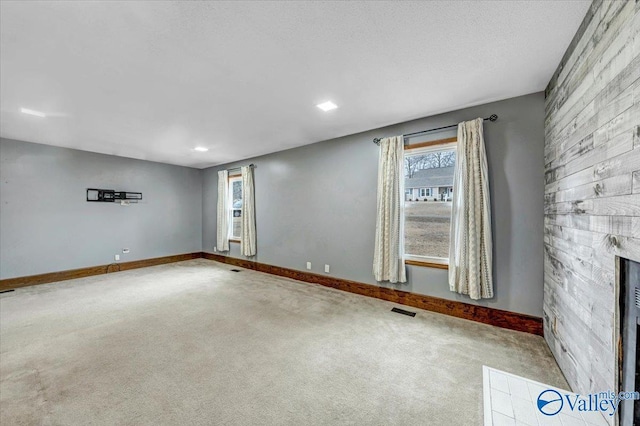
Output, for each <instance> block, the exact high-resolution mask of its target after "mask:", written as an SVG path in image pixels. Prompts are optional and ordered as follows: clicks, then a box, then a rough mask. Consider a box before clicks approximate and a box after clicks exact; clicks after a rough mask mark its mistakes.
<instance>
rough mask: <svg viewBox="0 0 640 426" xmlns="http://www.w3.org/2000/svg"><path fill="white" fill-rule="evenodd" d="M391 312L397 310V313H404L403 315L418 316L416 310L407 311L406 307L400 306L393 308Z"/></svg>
mask: <svg viewBox="0 0 640 426" xmlns="http://www.w3.org/2000/svg"><path fill="white" fill-rule="evenodd" d="M391 312H397V313H399V314H402V315H408V316H410V317H415V316H416V313H415V312H411V311H405V310H404V309H400V308H393V309H392V310H391Z"/></svg>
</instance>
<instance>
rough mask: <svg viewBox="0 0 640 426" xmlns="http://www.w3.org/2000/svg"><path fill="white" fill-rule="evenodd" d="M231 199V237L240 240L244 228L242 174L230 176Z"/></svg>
mask: <svg viewBox="0 0 640 426" xmlns="http://www.w3.org/2000/svg"><path fill="white" fill-rule="evenodd" d="M229 200H231V209H230V210H229V214H230V215H231V220H229V227H230V228H231V229H230V230H229V235H230V237H229V239H230V240H232V241H233V240H236V241H240V236H241V229H242V176H240V175H235V176H229Z"/></svg>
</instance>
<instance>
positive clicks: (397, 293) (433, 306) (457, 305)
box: [202, 253, 543, 336]
mask: <svg viewBox="0 0 640 426" xmlns="http://www.w3.org/2000/svg"><path fill="white" fill-rule="evenodd" d="M202 257H204V258H205V259H209V260H215V261H217V262H222V263H226V264H229V265H234V266H239V267H241V268H246V269H253V270H255V271H259V272H266V273H268V274H273V275H278V276H281V277H286V278H292V279H295V280H298V281H304V282H308V283H313V284H320V285H323V286H326V287H331V288H335V289H338V290H343V291H348V292H349V293H355V294H360V295H363V296H369V297H375V298H377V299H382V300H387V301H389V302H394V303H399V304H401V305H407V306H413V307H415V308H420V309H424V310H427V311H432V312H438V313H441V314H445V315H450V316H454V317H458V318H463V319H467V320H471V321H476V322H481V323H484V324H489V325H494V326H496V327H502V328H507V329H510V330H516V331H523V332H525V333H531V334H536V335H539V336H542V335H543V328H542V318H538V317H534V316H531V315H526V314H520V313H516V312H510V311H503V310H501V309H494V308H488V307H486V306H478V305H472V304H469V303H463V302H458V301H454V300H447V299H441V298H438V297H432V296H425V295H422V294H416V293H410V292H407V291H402V290H395V289H392V288H386V287H379V286H376V285H371V284H364V283H361V282H357V281H350V280H345V279H341V278H336V277H330V276H326V275H319V274H314V273H310V272H304V271H298V270H295V269H289V268H283V267H281V266H273V265H267V264H264V263H259V262H254V261H251V260H246V259H237V258H234V257H230V256H221V255H219V254H213V253H202Z"/></svg>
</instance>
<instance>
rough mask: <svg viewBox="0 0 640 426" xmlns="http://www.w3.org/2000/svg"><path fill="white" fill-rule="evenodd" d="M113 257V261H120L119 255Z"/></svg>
mask: <svg viewBox="0 0 640 426" xmlns="http://www.w3.org/2000/svg"><path fill="white" fill-rule="evenodd" d="M114 257H115V259H116V262H117V261H118V260H120V255H119V254H116V255H115V256H114Z"/></svg>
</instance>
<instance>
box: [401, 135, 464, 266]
mask: <svg viewBox="0 0 640 426" xmlns="http://www.w3.org/2000/svg"><path fill="white" fill-rule="evenodd" d="M457 141H458V138H457V137H452V138H446V139H439V140H435V141H431V142H421V143H416V144H412V145H407V146H405V148H404V151H405V152H404V156H405V157H406V156H407V155H409V156H412V155H420V154H427V153H430V152H435V151H444V150H448V149H453V150H454V151H456V160H457V157H458V156H457ZM407 151H408V152H407ZM403 179H404V172H403ZM452 193H453V191H452ZM402 202H403V203H406V201H405V200H403V201H402ZM403 209H404V205H403ZM402 220H403V221H404V216H403V217H402ZM403 225H404V223H403ZM402 238H404V235H403V236H402ZM404 263H405V265H412V266H421V267H428V268H438V269H449V258H448V257H435V256H420V255H416V254H408V253H404Z"/></svg>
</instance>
